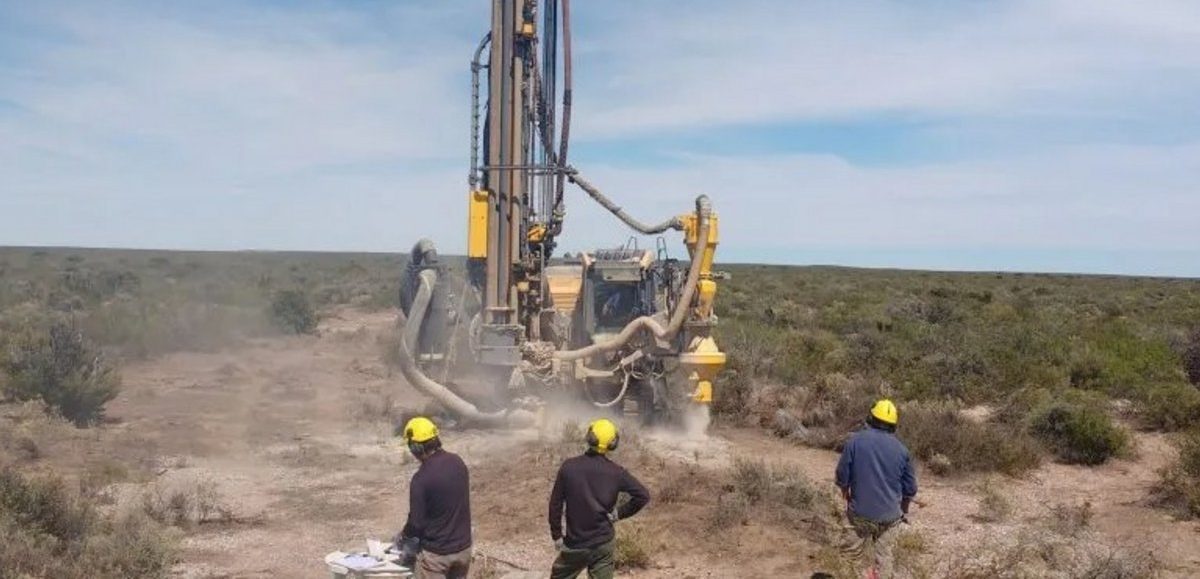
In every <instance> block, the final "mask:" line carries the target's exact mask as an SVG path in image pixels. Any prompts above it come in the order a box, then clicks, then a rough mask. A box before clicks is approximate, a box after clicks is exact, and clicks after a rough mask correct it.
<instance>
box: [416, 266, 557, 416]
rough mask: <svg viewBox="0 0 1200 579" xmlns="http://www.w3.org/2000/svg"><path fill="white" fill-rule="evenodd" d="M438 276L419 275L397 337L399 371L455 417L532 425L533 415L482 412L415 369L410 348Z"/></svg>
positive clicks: (432, 273) (422, 320)
mask: <svg viewBox="0 0 1200 579" xmlns="http://www.w3.org/2000/svg"><path fill="white" fill-rule="evenodd" d="M437 278H438V276H437V272H436V271H434V270H431V269H427V270H424V271H422V272H421V273H420V285H419V286H418V289H417V294H416V296H414V297H413V302H412V307H411V308H409V310H408V316H407V317H408V321H407V322H406V323H405V325H404V329H403V331H402V333H401V334H400V371H401V373H403V374H404V377H405V378H406V379H408V382H409V384H412V385H413V387H415V388H417V389H418V390H420V391H422V392H424V393H425V394H426V395H428V396H429V397H431V398H433V399H434V400H437V401H438V402H439V403H441V404H442V405H443V406H445V407H446V409H448V410H450V411H451V412H453V413H454V414H455V415H457V416H459V417H461V418H463V419H466V420H469V421H472V422H477V423H480V424H484V425H488V426H528V425H532V424H533V423H534V416H533V414H532V413H530V412H527V411H524V410H513V411H508V412H491V413H488V412H483V411H481V410H479V408H477V407H476V406H475V405H474V404H471V403H470V402H468V401H466V400H464V399H463V398H462V397H461V396H459V395H457V394H455V393H454V392H452V391H451V390H450V389H449V388H447V387H445V386H443V385H442V384H439V383H437V382H436V381H434V380H433V379H431V378H429V377H428V376H426V375H425V373H424V372H422V371H421V368H420V367H419V366H417V361H416V357H415V356H414V355H413V348H412V347H411V346H410V344H416V343H418V340H419V338H420V335H421V323H422V322H424V321H425V314H426V312H428V310H429V302H430V300H431V299H432V297H433V288H434V286H436V285H437Z"/></svg>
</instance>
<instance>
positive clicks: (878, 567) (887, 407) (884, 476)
mask: <svg viewBox="0 0 1200 579" xmlns="http://www.w3.org/2000/svg"><path fill="white" fill-rule="evenodd" d="M898 422H899V412H898V411H897V410H896V405H895V404H893V403H892V401H891V400H887V399H884V400H880V401H878V402H876V403H875V405H874V406H873V407H872V408H871V413H870V415H869V416H868V417H867V427H866V428H864V429H862V430H860V431H858V432H855V433H854V434H853V435H852V436H851V437H850V440H849V441H847V442H846V446H845V447H844V448H842V457H841V459H840V460H838V465H837V473H836V480H837V486H838V488H839V489H841V491H842V497H843V498H845V499H846V516H847V518H848V519H849V521H850V525H851V527H852V528H853V529H854V534H855V535H856V537H857V541H856V544H855V545H854V546H853V549H854V550H855V551H857V552H859V553H862V554H865V555H866V556H868V557H869V560H871V562H872V572H873V575H874V576H875V577H880V578H890V577H892V576H893V573H894V569H893V562H892V543H893V542H894V539H895V537H894V536H895V534H896V533H895V531H894V530H893V529H894V528H895V527H896V525H897V523H899V522H900V521H901V520H902V519H903V518H904V516H905V515H907V514H908V507H909V504H910V503H911V502H912V500H913V497H915V496H916V494H917V475H916V472H915V471H914V469H913V464H912V456H911V455H909V452H908V449H907V448H905V446H904V443H902V442H900V439H898V438H896V425H897V423H898Z"/></svg>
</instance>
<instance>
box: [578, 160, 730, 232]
mask: <svg viewBox="0 0 1200 579" xmlns="http://www.w3.org/2000/svg"><path fill="white" fill-rule="evenodd" d="M566 173H567V175H568V176H570V179H571V182H572V183H574V184H576V185H578V186H579V188H580V189H583V190H584V192H585V193H587V194H588V195H589V196H591V198H592V199H595V200H596V202H597V203H599V204H600V205H601V206H603V207H604V208H605V209H607V210H608V211H609V212H610V213H612V214H613V215H616V216H617V219H620V220H621V221H623V222H624V223H625V225H628V226H629V227H632V228H633V229H634V230H635V231H637V232H639V233H641V234H643V235H656V234H659V233H662V232H664V231H666V230H668V229H676V230H678V229H683V222H681V221H680V220H679V218H678V217H675V218H671V219H668V220H666V221H664V222H662V223H659V224H658V225H646V224H645V223H642V222H641V221H638V220H637V219H635V218H634V217H633V216H632V215H630V214H628V213H626V212H625V210H624V209H621V206H620V205H617V204H616V203H613V200H612V199H609V198H608V197H607V196H606V195H605V194H603V193H601V192H600V190H599V189H597V188H596V186H595V185H592V184H591V183H590V182H588V181H587V180H586V179H584V178H583V177H580V176H579V173H577V172H575V170H574V169H572V168H568V169H567V171H566ZM704 202H705V203H708V198H707V197H704ZM696 203H697V206H699V203H700V200H699V199H697V200H696Z"/></svg>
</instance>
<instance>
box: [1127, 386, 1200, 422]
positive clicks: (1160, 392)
mask: <svg viewBox="0 0 1200 579" xmlns="http://www.w3.org/2000/svg"><path fill="white" fill-rule="evenodd" d="M1138 410H1139V416H1140V418H1141V420H1142V422H1144V423H1145V425H1146V426H1148V427H1150V428H1155V429H1159V430H1167V431H1171V430H1179V429H1182V428H1186V427H1188V426H1191V425H1193V424H1195V423H1196V417H1197V416H1200V390H1197V389H1196V387H1195V386H1192V385H1190V384H1183V383H1178V382H1175V383H1170V384H1163V385H1160V386H1156V387H1153V388H1150V389H1148V390H1147V391H1146V392H1145V394H1144V397H1143V399H1142V400H1140V401H1139V403H1138Z"/></svg>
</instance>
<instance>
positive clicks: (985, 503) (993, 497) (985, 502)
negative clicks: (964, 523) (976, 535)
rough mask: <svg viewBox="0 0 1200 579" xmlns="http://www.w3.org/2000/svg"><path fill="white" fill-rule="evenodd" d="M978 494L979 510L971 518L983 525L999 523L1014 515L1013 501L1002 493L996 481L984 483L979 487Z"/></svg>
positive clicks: (989, 480)
mask: <svg viewBox="0 0 1200 579" xmlns="http://www.w3.org/2000/svg"><path fill="white" fill-rule="evenodd" d="M978 492H979V510H978V511H976V513H975V514H974V515H972V516H971V518H972V519H974V520H976V521H979V522H981V523H998V522H1001V521H1004V520H1007V519H1008V518H1009V517H1010V516H1011V515H1012V512H1013V505H1012V501H1010V500H1009V499H1008V497H1007V496H1005V495H1004V494H1003V493H1002V492H1001V491H1000V488H999V486H998V485H997V483H996V481H994V480H992V479H988V480H986V481H984V482H983V483H982V484H981V485H979V488H978Z"/></svg>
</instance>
